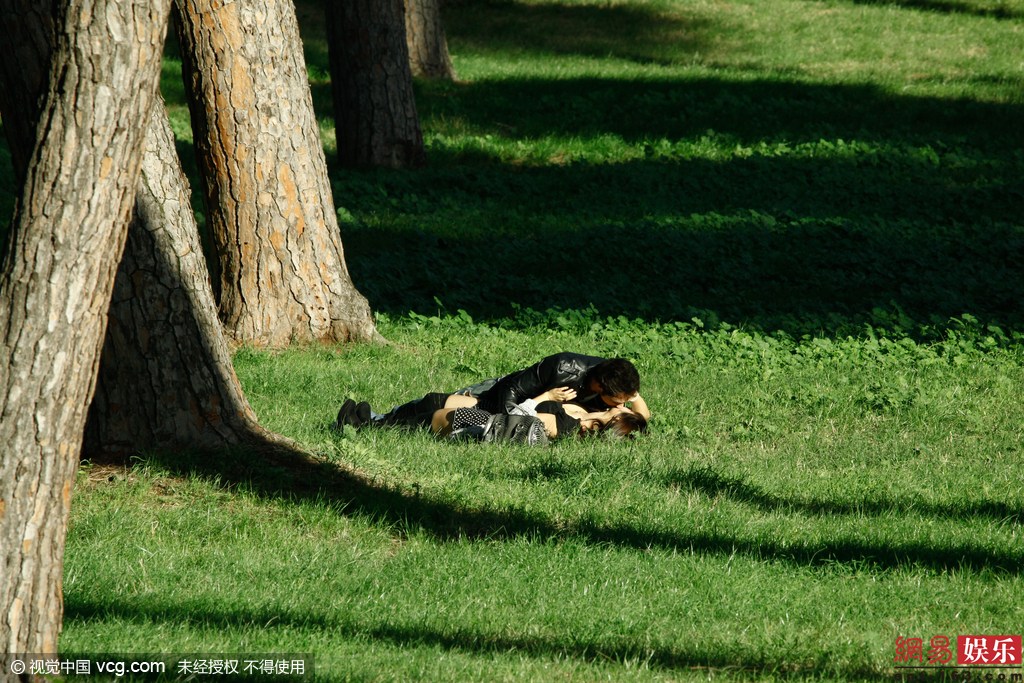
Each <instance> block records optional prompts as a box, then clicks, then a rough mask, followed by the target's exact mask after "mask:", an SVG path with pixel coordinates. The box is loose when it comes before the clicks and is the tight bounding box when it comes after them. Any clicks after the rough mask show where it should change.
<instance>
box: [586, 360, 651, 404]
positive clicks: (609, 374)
mask: <svg viewBox="0 0 1024 683" xmlns="http://www.w3.org/2000/svg"><path fill="white" fill-rule="evenodd" d="M588 374H589V377H590V378H591V379H596V380H597V383H598V384H600V385H601V389H603V391H602V392H601V393H603V394H605V395H606V396H622V395H623V394H629V395H631V396H632V395H633V394H635V393H636V392H638V391H640V373H639V372H637V371H636V368H635V367H634V366H633V364H632V363H630V362H629V361H628V360H626V359H625V358H611V359H609V360H606V361H603V362H601V363H598V364H597V365H595V366H594V367H593V368H592V369H591V370H590V372H589V373H588Z"/></svg>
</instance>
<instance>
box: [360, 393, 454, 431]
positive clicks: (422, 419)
mask: <svg viewBox="0 0 1024 683" xmlns="http://www.w3.org/2000/svg"><path fill="white" fill-rule="evenodd" d="M449 396H451V394H443V393H439V392H435V393H431V394H427V395H426V396H424V397H423V398H419V399H416V400H415V401H409V402H408V403H403V404H402V405H400V406H396V407H395V408H393V409H392V410H391V412H390V413H388V414H387V415H385V416H384V418H383V419H382V420H381V421H380V422H378V423H377V424H379V425H383V426H387V427H430V421H431V419H432V418H433V417H434V413H435V412H437V411H438V410H440V409H441V408H444V404H445V401H447V400H448V397H449Z"/></svg>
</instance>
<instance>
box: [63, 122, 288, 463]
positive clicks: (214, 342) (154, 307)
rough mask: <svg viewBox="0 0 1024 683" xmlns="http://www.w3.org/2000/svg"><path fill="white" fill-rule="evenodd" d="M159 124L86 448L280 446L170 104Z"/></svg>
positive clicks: (149, 143) (119, 282)
mask: <svg viewBox="0 0 1024 683" xmlns="http://www.w3.org/2000/svg"><path fill="white" fill-rule="evenodd" d="M149 121H150V123H149V127H148V129H147V132H146V148H145V153H144V155H143V160H142V173H141V176H140V179H139V187H138V192H137V194H136V199H135V214H134V217H133V219H132V223H131V226H130V227H129V229H128V243H127V245H126V246H125V252H124V257H123V258H122V259H121V264H120V267H119V268H118V273H117V278H116V280H115V283H114V292H113V296H112V298H111V302H110V322H109V324H108V327H107V336H106V340H105V342H104V346H103V359H102V362H101V363H100V371H99V379H98V381H97V388H96V395H95V397H94V398H93V402H92V406H91V407H90V410H89V420H88V423H87V426H86V431H85V443H84V446H83V451H84V452H85V453H87V454H91V453H98V452H102V453H107V454H109V453H115V454H125V453H134V452H137V451H139V450H142V449H149V448H162V449H168V448H199V449H211V448H222V447H224V446H228V445H233V444H239V443H252V442H265V441H273V440H277V439H279V437H275V436H273V435H271V434H270V433H269V432H267V431H266V430H264V429H263V428H262V427H260V426H259V424H258V423H257V420H256V416H255V415H254V413H253V411H252V408H251V407H250V406H249V402H248V401H247V400H246V398H245V395H244V393H243V392H242V388H241V385H240V384H239V382H238V378H237V376H236V375H235V370H234V368H233V367H232V365H231V356H230V353H229V351H228V345H227V341H226V339H225V338H224V333H223V330H222V328H221V325H220V321H219V320H218V319H217V307H216V304H215V303H214V300H213V290H212V289H211V288H210V281H209V274H208V272H207V268H206V262H205V260H204V258H203V252H202V247H201V245H200V243H199V232H198V228H197V227H196V221H195V215H194V214H193V213H192V207H191V205H190V203H189V188H188V180H187V179H186V178H185V175H184V173H183V172H182V170H181V164H180V163H179V161H178V156H177V153H176V151H175V148H174V134H173V133H172V132H171V128H170V122H169V121H168V120H167V111H166V108H165V107H163V106H162V103H161V105H160V106H159V107H154V109H153V113H152V114H151V115H150V119H149Z"/></svg>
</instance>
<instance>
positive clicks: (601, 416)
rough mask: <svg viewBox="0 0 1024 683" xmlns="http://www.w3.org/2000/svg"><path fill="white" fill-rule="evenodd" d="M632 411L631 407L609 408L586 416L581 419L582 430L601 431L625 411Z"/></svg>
mask: <svg viewBox="0 0 1024 683" xmlns="http://www.w3.org/2000/svg"><path fill="white" fill-rule="evenodd" d="M628 412H631V411H630V410H629V408H623V407H621V406H620V407H618V408H609V409H608V410H606V411H604V412H603V413H598V414H596V415H594V414H592V415H593V416H592V417H585V418H583V419H581V420H580V431H581V432H584V433H586V432H599V431H601V430H603V429H605V428H607V427H608V425H610V424H612V423H613V422H615V420H617V419H619V418H620V417H621V416H622V415H623V413H628Z"/></svg>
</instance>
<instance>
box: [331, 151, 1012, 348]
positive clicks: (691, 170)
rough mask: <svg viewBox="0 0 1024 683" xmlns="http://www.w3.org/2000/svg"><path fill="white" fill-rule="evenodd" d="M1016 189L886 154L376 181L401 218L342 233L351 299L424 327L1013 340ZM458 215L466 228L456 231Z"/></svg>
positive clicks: (993, 178) (1004, 174)
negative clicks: (581, 317)
mask: <svg viewBox="0 0 1024 683" xmlns="http://www.w3.org/2000/svg"><path fill="white" fill-rule="evenodd" d="M1022 170H1024V169H1022ZM1013 172H1014V169H1013V168H1011V167H1009V166H1007V167H1003V168H1001V169H997V170H991V169H990V170H988V171H986V173H985V175H984V176H981V175H974V174H973V172H971V171H967V173H968V175H971V177H970V178H967V177H961V178H958V177H957V175H958V173H959V171H949V172H947V171H943V170H935V169H933V168H932V165H931V162H930V161H928V160H926V159H915V158H910V157H903V158H900V157H898V156H897V155H895V154H894V155H892V156H890V157H888V158H886V159H884V160H878V163H877V165H875V164H871V165H869V166H868V167H866V168H865V167H862V166H861V165H860V162H859V161H858V160H850V159H831V160H823V159H815V158H802V159H774V158H773V159H766V158H760V159H748V160H736V161H732V162H729V163H716V162H709V161H704V160H701V161H692V160H691V161H683V162H678V163H674V162H665V161H658V160H650V161H636V162H632V163H628V164H618V165H611V166H579V167H568V168H550V167H548V168H535V169H520V170H513V169H508V168H505V167H492V168H480V169H476V170H474V171H473V172H471V173H465V172H463V171H461V170H460V171H454V172H451V173H446V172H445V171H442V170H435V171H433V172H432V173H431V174H430V175H418V176H412V175H406V176H402V177H399V176H394V175H392V176H386V177H385V176H379V180H380V182H381V184H382V185H385V186H390V187H389V189H388V190H387V193H388V194H389V195H392V196H401V197H402V198H403V199H401V200H399V201H405V202H409V203H410V207H411V208H410V211H409V212H408V213H406V214H405V215H404V216H400V217H397V219H396V220H395V221H393V222H392V223H390V224H389V225H387V226H381V225H373V226H363V225H348V226H346V227H345V229H344V239H345V246H346V250H347V254H348V256H349V266H350V270H351V272H352V275H353V280H354V281H355V282H356V284H357V286H358V287H359V288H360V290H361V291H362V292H363V293H364V294H365V295H366V296H367V297H368V298H369V299H370V301H371V304H372V305H373V306H374V307H375V308H376V309H377V310H380V311H383V312H387V313H392V314H395V315H402V314H404V313H406V312H407V311H409V310H414V311H418V312H421V313H425V314H428V315H429V314H431V313H433V312H435V311H436V308H437V306H436V303H435V298H439V299H440V300H441V301H442V303H443V304H444V306H445V307H447V309H448V310H450V311H455V310H458V309H464V310H466V311H467V312H468V313H469V314H470V315H471V316H473V317H474V319H476V320H478V321H488V320H501V319H503V318H508V317H512V316H514V314H515V311H514V306H513V304H518V305H520V306H522V307H526V308H533V309H536V310H539V311H544V310H546V309H548V308H552V307H555V308H562V309H587V308H588V307H590V306H591V305H593V306H594V307H596V309H597V310H598V311H599V312H600V313H601V314H603V315H610V316H618V315H624V316H627V317H630V318H633V317H641V318H645V319H649V320H653V319H658V320H662V321H673V320H678V321H684V322H685V321H689V320H690V319H691V318H693V317H694V316H696V317H700V318H702V319H703V320H705V322H707V323H709V324H714V322H715V321H716V320H725V321H728V322H730V323H733V324H737V323H738V324H742V325H744V326H747V327H750V328H754V329H761V330H765V331H775V330H783V331H785V332H788V333H790V334H791V335H793V336H797V337H799V336H800V335H802V334H808V333H810V334H829V335H836V336H842V335H844V334H849V333H855V334H859V333H860V332H861V331H862V330H863V325H864V324H872V325H876V326H885V325H886V324H887V322H886V321H887V319H888V318H887V316H890V315H892V314H894V315H897V316H898V317H907V318H909V319H910V320H912V321H914V322H916V323H919V324H934V325H937V326H939V327H944V326H945V325H946V324H947V322H948V320H949V319H951V318H957V317H959V316H961V315H962V314H964V313H970V314H972V315H974V316H975V317H977V318H979V319H981V320H983V321H985V322H988V323H994V324H999V325H1002V326H1004V327H1006V328H1007V329H1008V330H1012V329H1017V328H1019V327H1021V326H1022V324H1024V319H1022V311H1021V309H1020V306H1019V301H1021V300H1022V299H1024V229H1022V227H1021V225H1020V224H1019V222H1018V218H1017V212H1018V209H1019V206H1020V203H1021V201H1022V200H1024V192H1021V190H1020V189H1019V186H1018V179H1017V177H1016V176H1015V175H1013ZM489 194H490V196H488V195H489ZM427 195H433V196H434V199H432V200H429V201H425V202H424V203H423V204H422V209H420V208H417V207H416V206H415V205H413V204H412V202H415V201H416V198H417V197H423V196H427ZM438 195H441V198H440V199H439V200H438V199H437V197H438ZM513 196H515V197H516V199H513V198H512V197H513ZM506 198H507V199H506ZM438 204H440V206H438ZM446 205H447V206H455V207H456V208H453V209H446V208H445V206H446ZM466 216H470V217H471V218H470V220H475V221H476V225H466V224H465V223H463V224H461V225H453V223H454V222H456V221H459V220H460V219H463V218H464V217H466ZM473 216H477V218H475V219H474V218H472V217H473ZM481 216H482V218H480V217H481ZM905 331H907V332H909V331H910V330H905Z"/></svg>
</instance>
